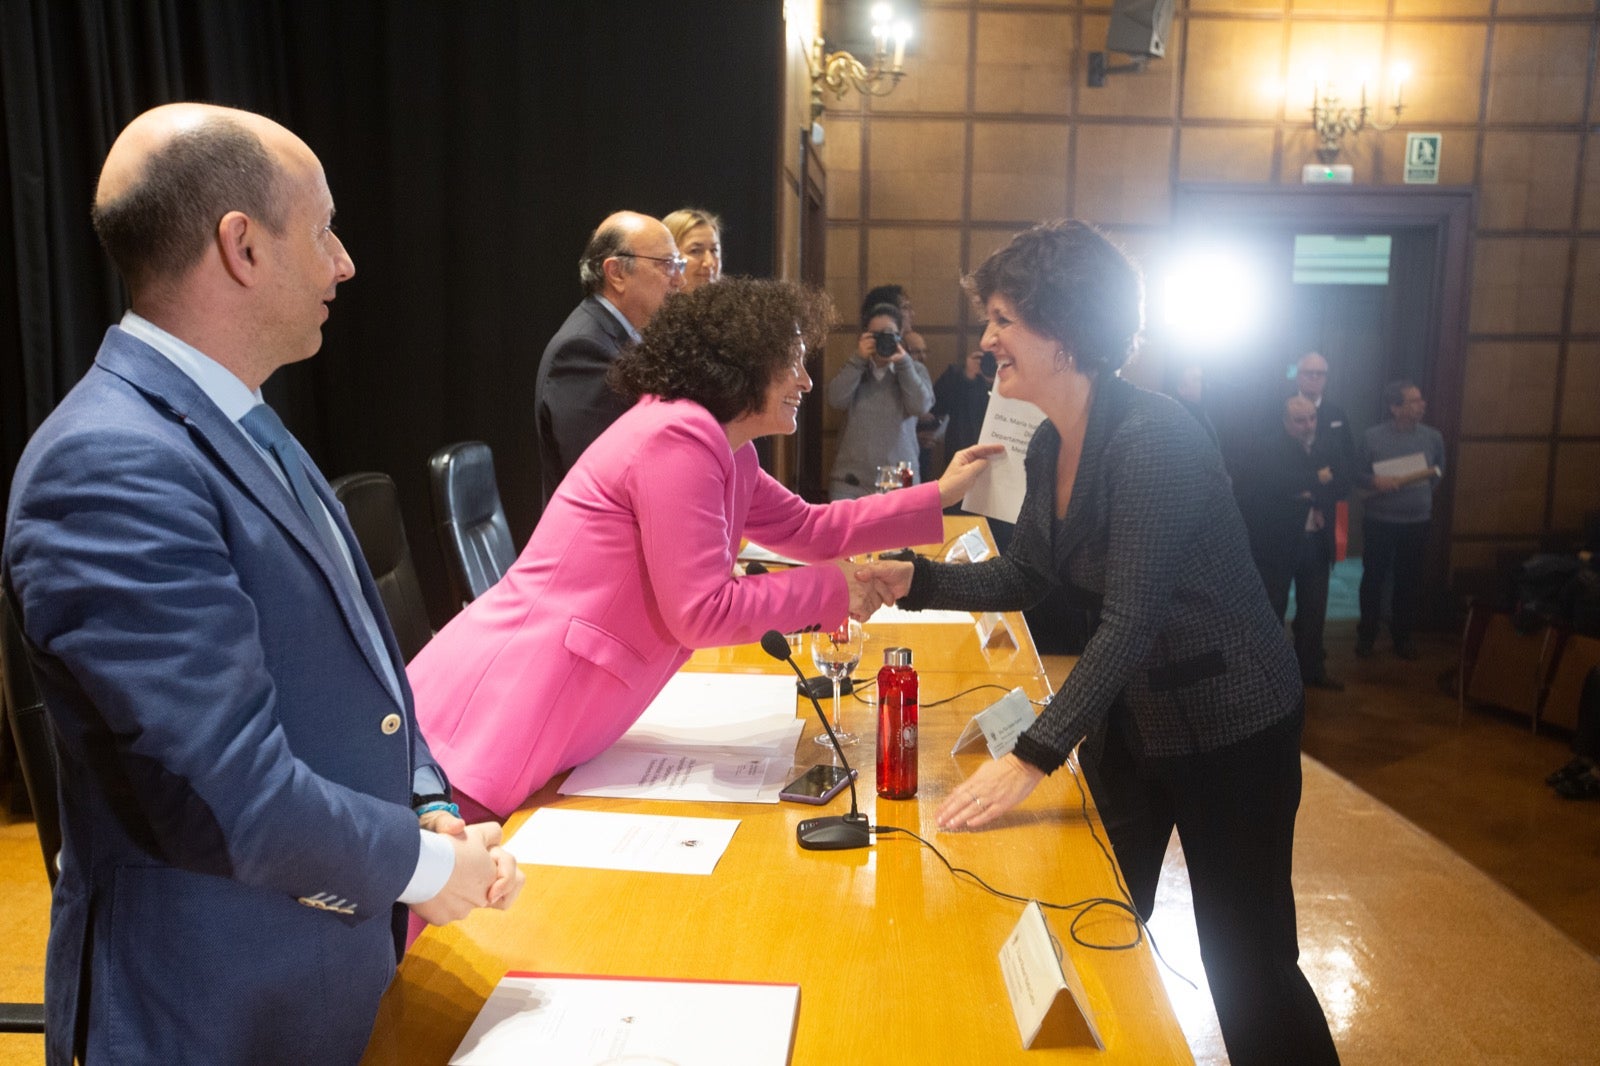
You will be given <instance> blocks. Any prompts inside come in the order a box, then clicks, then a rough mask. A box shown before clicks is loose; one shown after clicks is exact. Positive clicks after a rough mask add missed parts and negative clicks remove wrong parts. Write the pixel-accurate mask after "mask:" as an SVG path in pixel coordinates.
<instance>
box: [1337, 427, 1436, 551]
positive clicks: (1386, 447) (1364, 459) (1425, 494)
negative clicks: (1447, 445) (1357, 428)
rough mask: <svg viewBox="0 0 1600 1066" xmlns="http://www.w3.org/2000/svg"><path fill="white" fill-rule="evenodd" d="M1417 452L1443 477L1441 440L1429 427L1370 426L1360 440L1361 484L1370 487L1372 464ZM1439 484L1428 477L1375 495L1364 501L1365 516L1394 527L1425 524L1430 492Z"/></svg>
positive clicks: (1430, 506) (1430, 512) (1429, 511)
mask: <svg viewBox="0 0 1600 1066" xmlns="http://www.w3.org/2000/svg"><path fill="white" fill-rule="evenodd" d="M1418 452H1421V453H1422V454H1423V456H1424V457H1425V458H1426V459H1427V460H1428V465H1429V466H1436V467H1438V468H1439V471H1440V472H1441V473H1443V471H1444V437H1442V436H1440V434H1439V431H1438V430H1436V429H1434V428H1433V427H1432V426H1424V425H1420V424H1419V425H1418V426H1417V427H1416V428H1415V429H1412V430H1408V431H1404V432H1402V431H1401V430H1400V429H1398V428H1396V427H1395V424H1394V420H1393V419H1391V420H1389V421H1387V422H1379V423H1378V424H1377V425H1375V426H1369V427H1368V428H1367V432H1366V435H1365V436H1364V437H1362V438H1361V457H1360V460H1359V462H1358V465H1357V467H1356V468H1357V469H1358V470H1360V471H1361V475H1360V480H1361V482H1362V483H1363V484H1365V485H1368V486H1370V485H1371V484H1372V464H1373V463H1375V462H1379V461H1381V460H1384V459H1399V458H1400V457H1401V456H1405V455H1415V454H1417V453H1418ZM1438 484H1439V478H1437V477H1430V478H1428V479H1427V480H1426V481H1417V482H1413V483H1412V484H1410V485H1407V486H1406V487H1405V488H1403V489H1396V490H1395V491H1394V492H1375V493H1373V494H1372V495H1371V496H1368V497H1367V503H1366V508H1367V509H1366V516H1367V517H1368V518H1370V519H1372V520H1374V521H1377V522H1393V523H1395V524H1396V525H1401V524H1407V525H1409V524H1413V523H1417V522H1426V521H1427V520H1428V519H1430V518H1432V517H1433V490H1434V489H1435V488H1436V487H1438Z"/></svg>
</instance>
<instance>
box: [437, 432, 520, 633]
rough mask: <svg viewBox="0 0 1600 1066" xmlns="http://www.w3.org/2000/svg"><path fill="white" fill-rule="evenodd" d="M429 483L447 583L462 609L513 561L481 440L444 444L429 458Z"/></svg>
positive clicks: (489, 457) (490, 464) (488, 456)
mask: <svg viewBox="0 0 1600 1066" xmlns="http://www.w3.org/2000/svg"><path fill="white" fill-rule="evenodd" d="M428 479H429V481H431V482H432V484H433V516H434V518H435V520H436V521H437V522H438V528H439V543H440V545H442V546H443V548H444V557H445V561H446V562H447V563H448V564H449V571H450V584H451V586H452V587H453V588H454V590H455V596H456V599H458V600H459V601H460V602H461V605H462V606H463V607H464V606H466V605H467V604H469V603H471V602H472V601H473V600H475V599H477V598H478V597H479V596H481V595H483V594H484V593H485V592H487V591H488V590H489V587H490V586H491V585H493V584H494V583H495V582H496V581H499V580H500V579H501V578H502V577H503V576H505V572H506V571H507V570H509V569H510V568H511V564H512V563H513V562H514V561H515V560H516V557H517V553H516V549H514V548H513V547H512V546H511V527H510V526H508V525H507V524H506V512H505V508H504V507H502V506H501V505H500V487H499V484H498V483H497V482H496V481H495V478H494V455H493V453H491V452H490V451H489V446H488V445H487V444H484V443H483V442H482V441H475V440H472V441H463V442H461V443H459V444H450V445H446V446H445V447H443V448H440V449H439V450H438V451H436V452H434V453H433V456H432V457H431V458H430V459H429V460H428Z"/></svg>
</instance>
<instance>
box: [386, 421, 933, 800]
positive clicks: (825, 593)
mask: <svg viewBox="0 0 1600 1066" xmlns="http://www.w3.org/2000/svg"><path fill="white" fill-rule="evenodd" d="M943 533H944V526H943V521H942V519H941V517H940V509H939V490H938V486H937V485H935V484H931V483H930V484H927V485H918V486H915V487H913V488H910V489H903V490H901V491H899V492H893V493H889V494H888V495H884V496H868V497H864V498H862V499H859V500H847V501H841V502H838V503H833V504H829V505H827V506H814V505H811V504H808V503H806V502H805V501H804V500H802V499H800V497H798V496H796V495H794V494H793V493H791V492H790V491H789V490H788V489H785V488H784V487H783V486H782V485H780V484H778V482H776V481H775V480H773V479H772V478H771V477H770V476H768V475H767V474H766V473H765V472H764V471H762V470H761V468H760V466H759V465H758V464H757V461H756V453H755V448H754V447H752V446H751V445H748V444H747V445H745V446H744V447H742V448H740V449H739V451H738V452H737V453H735V452H733V451H732V450H730V449H729V447H728V439H727V437H726V435H724V433H723V431H722V427H721V425H719V424H718V423H717V421H716V419H714V418H713V417H712V416H711V414H710V412H708V411H707V410H705V408H703V407H701V406H700V405H698V404H695V403H692V402H689V401H686V400H676V401H670V402H668V401H662V400H659V399H657V398H655V397H651V396H647V397H645V398H643V399H641V400H640V401H639V402H638V404H637V405H635V406H634V407H633V408H632V409H631V410H630V411H628V412H627V413H626V414H624V415H623V416H622V417H621V418H620V419H618V420H617V422H616V423H614V424H613V425H612V426H611V428H610V429H608V430H606V432H605V433H604V434H602V435H601V436H600V438H599V439H598V440H596V441H595V442H594V444H592V445H590V447H589V448H588V450H586V451H585V452H584V453H583V455H582V457H581V458H580V459H579V460H578V463H577V465H576V466H574V467H573V469H572V471H571V472H570V473H568V475H567V476H566V478H565V479H564V480H563V481H562V482H561V487H560V489H559V490H557V492H556V494H555V496H554V497H553V498H552V499H551V501H550V506H549V507H547V508H546V509H545V512H544V516H543V517H542V518H541V519H540V521H539V525H538V528H537V529H535V530H534V533H533V537H532V539H530V540H529V541H528V546H527V547H526V548H525V549H524V550H523V552H522V555H521V557H520V558H518V559H517V561H516V563H515V564H514V565H513V566H512V567H511V569H510V571H509V572H507V574H506V576H505V577H504V578H502V579H501V580H500V582H499V583H498V584H496V585H495V586H494V587H493V588H492V589H490V590H489V591H488V592H486V593H484V594H483V595H482V596H480V597H479V598H478V599H477V600H475V601H473V603H472V604H470V605H469V606H468V607H467V608H466V609H465V610H463V611H462V612H461V613H460V614H458V615H457V616H456V617H455V618H454V619H453V620H452V621H451V622H450V623H449V624H448V625H446V626H445V627H444V629H442V630H441V631H440V632H439V634H438V635H437V636H435V637H434V638H433V640H432V641H431V642H430V643H429V644H428V645H427V647H425V648H423V649H422V651H421V652H419V653H418V655H417V657H416V658H415V659H414V660H412V662H411V665H410V666H409V667H408V669H407V673H408V674H409V675H410V680H411V687H412V691H413V693H414V694H415V697H416V707H417V720H418V722H419V723H420V725H421V727H422V731H423V734H424V735H425V736H426V737H427V740H428V744H429V746H430V747H431V748H432V751H433V756H434V758H435V759H436V760H437V761H438V762H439V764H440V765H441V766H443V767H444V770H445V772H446V773H447V774H448V775H449V776H450V781H451V783H452V784H453V785H454V787H455V788H457V789H458V790H460V791H462V792H465V793H466V794H467V795H469V796H471V797H472V798H473V799H475V800H477V801H478V802H479V803H481V804H483V805H484V806H486V807H488V808H489V809H490V810H492V811H494V812H495V813H496V814H498V815H500V816H502V817H504V816H505V815H507V814H509V813H511V812H512V811H514V810H516V809H517V807H518V806H520V805H521V804H522V802H523V800H525V799H526V798H527V797H528V796H529V795H530V794H532V793H534V792H536V791H538V790H539V788H541V787H542V786H543V785H544V783H545V782H546V781H548V780H549V779H550V777H551V776H552V775H554V774H557V773H559V772H561V771H562V770H565V769H568V768H570V767H572V766H576V765H577V764H578V763H581V762H583V761H585V760H587V759H590V758H592V757H593V756H595V755H597V754H598V753H600V752H601V751H603V750H604V749H605V748H607V747H608V746H610V745H611V743H612V742H613V741H615V740H616V739H617V738H618V737H619V736H621V735H622V734H623V733H624V732H625V731H626V730H627V728H628V727H629V726H630V725H632V724H633V723H634V721H635V720H636V719H637V718H638V717H639V715H640V714H641V713H643V711H644V708H645V707H646V706H647V705H648V704H649V702H650V701H651V700H652V699H654V698H655V696H656V694H657V693H658V692H660V691H661V689H662V687H663V686H664V685H665V684H666V683H667V680H668V679H669V678H670V677H671V676H672V675H673V673H675V672H676V671H677V669H678V667H679V666H681V665H683V661H684V660H685V659H687V658H688V657H689V653H690V650H691V649H694V648H704V647H715V646H719V645H726V644H745V643H750V642H753V641H757V640H759V639H760V638H761V634H762V633H764V632H766V631H767V630H768V629H781V630H785V631H792V630H796V629H801V628H803V627H805V626H809V625H822V626H828V627H831V626H836V625H838V624H839V623H840V622H842V621H843V620H844V618H845V616H846V614H847V613H848V609H849V595H848V591H847V589H846V586H845V579H844V576H843V575H842V574H840V573H839V571H838V569H837V568H836V567H835V566H833V565H832V563H831V560H833V559H837V558H839V557H841V556H845V555H850V554H853V553H856V552H861V551H872V550H877V549H882V548H890V547H899V546H902V545H906V544H926V543H929V542H933V541H938V540H941V539H942V538H943ZM741 536H748V537H749V538H750V539H751V540H754V541H756V542H757V543H759V544H762V545H763V546H765V547H768V548H771V549H773V550H774V551H777V552H780V553H782V554H784V555H788V556H791V557H793V558H797V559H802V560H805V561H807V562H816V563H819V564H821V565H816V566H805V567H800V568H796V569H792V570H788V571H782V572H775V573H771V574H762V575H758V576H755V577H746V578H739V579H735V578H734V577H733V576H732V572H733V564H734V557H735V555H736V554H737V551H738V547H739V539H740V537H741Z"/></svg>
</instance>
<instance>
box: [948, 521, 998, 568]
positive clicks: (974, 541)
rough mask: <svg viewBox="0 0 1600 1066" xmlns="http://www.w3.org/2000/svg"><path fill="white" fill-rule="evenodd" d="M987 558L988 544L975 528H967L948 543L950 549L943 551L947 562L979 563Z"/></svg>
mask: <svg viewBox="0 0 1600 1066" xmlns="http://www.w3.org/2000/svg"><path fill="white" fill-rule="evenodd" d="M987 558H989V545H988V544H987V543H986V542H985V541H984V539H983V534H982V533H979V532H978V531H977V530H976V529H969V530H967V531H966V532H965V533H963V534H961V536H959V537H957V538H956V542H955V543H954V544H952V545H950V550H949V551H947V552H945V553H944V561H945V562H947V563H981V562H983V560H985V559H987Z"/></svg>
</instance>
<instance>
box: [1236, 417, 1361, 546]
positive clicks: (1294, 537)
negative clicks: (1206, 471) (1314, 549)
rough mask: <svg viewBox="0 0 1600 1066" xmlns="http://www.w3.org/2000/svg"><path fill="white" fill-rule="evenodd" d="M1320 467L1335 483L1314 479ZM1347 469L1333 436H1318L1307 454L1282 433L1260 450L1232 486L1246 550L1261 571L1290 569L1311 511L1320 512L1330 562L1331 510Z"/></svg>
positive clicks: (1346, 487) (1345, 482)
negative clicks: (1245, 534)
mask: <svg viewBox="0 0 1600 1066" xmlns="http://www.w3.org/2000/svg"><path fill="white" fill-rule="evenodd" d="M1324 467H1327V468H1329V469H1330V470H1331V471H1332V472H1333V480H1332V481H1330V482H1328V483H1327V484H1326V485H1324V484H1323V483H1322V482H1321V481H1320V480H1319V479H1318V477H1317V471H1318V470H1321V469H1322V468H1324ZM1348 469H1349V468H1348V467H1347V466H1345V465H1344V457H1343V455H1342V454H1341V453H1340V443H1339V441H1338V440H1337V438H1335V439H1333V440H1331V441H1329V440H1325V439H1323V438H1322V437H1321V436H1318V437H1317V438H1316V440H1314V441H1313V442H1312V444H1311V449H1310V451H1309V452H1308V451H1307V450H1306V448H1305V446H1304V445H1302V444H1301V443H1300V442H1299V441H1297V440H1295V439H1294V438H1293V437H1291V436H1289V434H1288V433H1286V432H1284V431H1283V430H1281V429H1280V430H1279V431H1278V433H1277V435H1276V436H1275V437H1273V438H1272V439H1271V440H1269V441H1268V442H1267V443H1266V444H1264V445H1263V446H1262V448H1261V449H1260V451H1259V452H1258V453H1257V455H1256V456H1255V457H1254V461H1253V462H1252V463H1251V465H1250V468H1249V469H1248V470H1247V471H1246V472H1245V476H1244V477H1242V478H1241V479H1240V481H1239V483H1238V484H1237V485H1236V486H1235V488H1236V490H1237V491H1238V493H1239V509H1240V511H1241V512H1242V513H1243V515H1244V521H1245V528H1246V529H1247V530H1248V531H1249V534H1250V551H1251V554H1252V555H1253V556H1254V557H1255V559H1256V562H1257V564H1258V565H1260V566H1261V567H1262V568H1263V572H1266V570H1267V569H1268V568H1270V569H1272V570H1273V571H1275V572H1280V571H1281V572H1286V571H1288V570H1292V569H1293V568H1294V560H1295V555H1296V552H1297V551H1298V550H1299V548H1298V546H1299V543H1300V536H1301V534H1303V533H1304V532H1305V528H1306V517H1307V515H1309V514H1310V512H1311V508H1313V507H1315V508H1317V509H1318V510H1319V511H1321V512H1322V517H1323V526H1322V531H1321V534H1320V535H1321V537H1322V538H1323V540H1324V542H1325V544H1324V546H1325V548H1326V550H1327V556H1328V558H1329V559H1332V558H1333V536H1334V510H1335V508H1336V507H1337V506H1338V503H1339V501H1340V500H1341V499H1343V498H1344V496H1345V495H1346V493H1348V492H1349V491H1350V483H1349V481H1348V474H1347V471H1348ZM1307 493H1309V495H1307Z"/></svg>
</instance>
